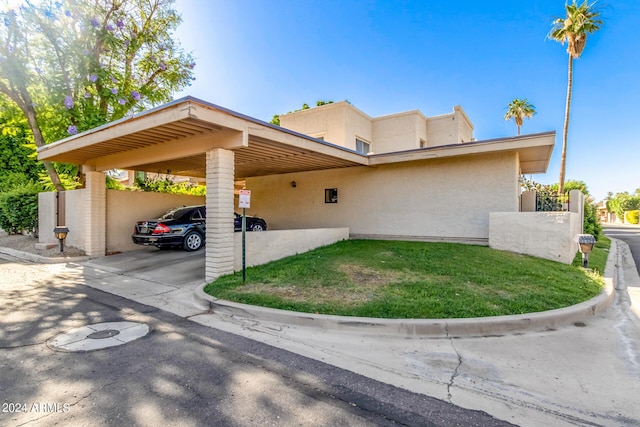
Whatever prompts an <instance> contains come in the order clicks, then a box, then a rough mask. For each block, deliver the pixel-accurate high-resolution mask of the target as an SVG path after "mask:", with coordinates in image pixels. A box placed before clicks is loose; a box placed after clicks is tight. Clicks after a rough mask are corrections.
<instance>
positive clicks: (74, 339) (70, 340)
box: [47, 322, 150, 352]
mask: <svg viewBox="0 0 640 427" xmlns="http://www.w3.org/2000/svg"><path fill="white" fill-rule="evenodd" d="M149 331H150V329H149V326H148V325H145V324H144V323H138V322H106V323H96V324H94V325H87V326H82V327H80V328H76V329H72V330H70V331H67V332H65V333H62V334H60V335H57V336H55V337H54V338H52V339H50V340H49V341H47V345H48V346H49V347H51V348H53V349H55V350H62V351H71V352H76V351H93V350H101V349H103V348H108V347H115V346H118V345H122V344H126V343H128V342H131V341H133V340H136V339H138V338H141V337H143V336H145V335H147V334H148V333H149Z"/></svg>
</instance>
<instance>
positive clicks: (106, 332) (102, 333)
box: [87, 329, 120, 340]
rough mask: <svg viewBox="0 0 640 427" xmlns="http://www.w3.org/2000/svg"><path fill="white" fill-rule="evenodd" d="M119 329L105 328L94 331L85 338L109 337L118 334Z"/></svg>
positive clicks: (99, 338) (98, 338)
mask: <svg viewBox="0 0 640 427" xmlns="http://www.w3.org/2000/svg"><path fill="white" fill-rule="evenodd" d="M119 333H120V331H118V330H115V329H105V330H104V331H98V332H94V333H92V334H89V335H87V338H91V339H92V340H101V339H104V338H111V337H115V336H116V335H118V334H119Z"/></svg>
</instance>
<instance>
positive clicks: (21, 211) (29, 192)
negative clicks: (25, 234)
mask: <svg viewBox="0 0 640 427" xmlns="http://www.w3.org/2000/svg"><path fill="white" fill-rule="evenodd" d="M40 190H41V189H40V188H39V187H38V186H37V185H31V186H27V187H21V188H16V189H14V190H11V191H7V192H4V193H0V228H2V229H3V230H4V231H6V232H7V233H9V234H15V233H18V232H20V231H22V230H26V231H29V232H33V231H36V229H37V227H38V193H39V192H40Z"/></svg>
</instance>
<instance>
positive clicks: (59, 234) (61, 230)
mask: <svg viewBox="0 0 640 427" xmlns="http://www.w3.org/2000/svg"><path fill="white" fill-rule="evenodd" d="M53 232H54V234H55V235H56V239H58V243H59V246H58V251H59V252H60V253H62V252H64V239H66V238H67V234H69V229H68V228H67V227H65V226H62V225H59V226H57V227H56V228H54V229H53Z"/></svg>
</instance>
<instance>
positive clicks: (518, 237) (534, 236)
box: [489, 212, 582, 264]
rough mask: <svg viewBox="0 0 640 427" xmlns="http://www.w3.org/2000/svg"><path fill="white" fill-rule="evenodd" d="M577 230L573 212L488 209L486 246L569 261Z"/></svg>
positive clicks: (577, 224) (571, 256)
mask: <svg viewBox="0 0 640 427" xmlns="http://www.w3.org/2000/svg"><path fill="white" fill-rule="evenodd" d="M581 229H582V223H581V221H580V216H579V215H578V214H577V213H573V212H518V213H514V212H492V213H491V214H490V233H489V246H490V247H492V248H494V249H499V250H504V251H511V252H517V253H521V254H527V255H532V256H536V257H540V258H545V259H550V260H553V261H558V262H562V263H565V264H571V262H572V261H573V258H574V257H575V255H576V252H577V251H578V249H577V246H576V243H575V242H574V240H573V239H574V237H575V235H576V234H579V233H581Z"/></svg>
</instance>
